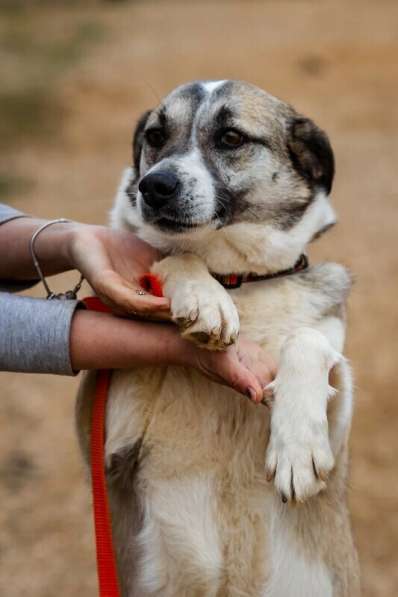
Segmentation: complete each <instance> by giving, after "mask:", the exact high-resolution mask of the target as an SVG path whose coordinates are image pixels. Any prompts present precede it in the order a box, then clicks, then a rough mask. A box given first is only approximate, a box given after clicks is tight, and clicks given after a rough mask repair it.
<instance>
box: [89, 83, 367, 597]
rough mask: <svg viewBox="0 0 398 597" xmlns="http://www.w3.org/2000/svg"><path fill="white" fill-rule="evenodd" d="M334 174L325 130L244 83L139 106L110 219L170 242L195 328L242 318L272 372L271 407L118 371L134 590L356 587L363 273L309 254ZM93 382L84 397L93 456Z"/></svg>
mask: <svg viewBox="0 0 398 597" xmlns="http://www.w3.org/2000/svg"><path fill="white" fill-rule="evenodd" d="M333 177H334V157H333V152H332V148H331V145H330V142H329V140H328V137H327V135H326V134H325V133H324V132H323V131H322V130H321V129H320V128H318V127H317V126H316V125H315V124H314V122H313V121H312V120H310V119H309V118H306V117H304V116H302V115H300V114H298V113H297V112H296V111H295V110H294V108H293V107H292V106H290V105H289V104H287V103H285V102H283V101H281V100H279V99H277V98H275V97H273V96H272V95H270V94H268V93H266V92H264V91H262V90H260V89H259V88H257V87H255V86H253V85H250V84H248V83H244V82H241V81H229V80H228V81H204V82H193V83H189V84H186V85H183V86H181V87H178V88H177V89H176V90H174V91H173V92H172V93H171V94H170V95H168V96H167V97H166V98H165V99H164V100H163V101H162V102H161V103H160V105H159V106H158V107H157V108H156V109H154V110H150V111H148V112H146V113H145V114H144V115H143V116H142V117H141V119H140V120H139V122H138V125H137V128H136V130H135V134H134V139H133V164H132V167H131V168H129V169H127V170H126V171H125V172H124V174H123V177H122V181H121V184H120V188H119V190H118V193H117V197H116V202H115V205H114V208H113V210H112V214H111V223H112V226H113V227H116V228H122V229H127V230H131V231H134V232H135V233H136V234H138V235H139V236H140V237H141V238H142V239H144V240H145V241H147V242H148V243H150V244H151V245H153V246H154V247H156V248H158V249H159V250H160V251H161V252H162V254H163V255H164V256H165V257H164V259H162V260H161V261H159V262H158V263H156V264H155V265H154V267H153V272H154V273H155V274H156V275H157V276H158V277H159V278H160V279H161V281H162V284H163V291H164V294H165V296H166V297H168V298H169V299H170V301H171V313H172V317H173V320H174V321H175V322H176V324H177V325H178V326H179V327H180V330H181V333H182V335H183V336H184V337H185V338H187V339H189V340H191V341H193V342H195V343H197V344H199V345H200V346H202V347H203V348H204V349H210V350H223V349H225V348H226V347H227V346H228V345H230V344H231V343H233V342H234V341H235V340H236V338H237V336H238V333H239V331H241V332H242V333H244V334H245V335H246V336H248V337H250V338H251V339H252V340H254V341H256V342H258V343H259V344H260V345H261V346H262V347H264V348H265V349H266V350H267V351H268V352H269V353H270V354H272V355H273V356H274V357H275V359H276V361H277V363H278V372H277V375H276V378H275V380H274V381H273V382H272V384H271V387H268V388H267V392H268V394H269V392H270V391H272V393H273V401H272V405H271V408H270V409H267V408H266V407H264V406H261V405H255V404H253V403H252V402H250V401H249V400H247V399H245V397H243V396H242V397H241V396H238V395H237V394H236V393H235V392H234V391H233V390H231V389H229V388H225V387H222V386H220V385H217V384H215V383H212V382H211V381H209V380H207V379H205V378H204V377H202V376H201V375H200V374H199V373H196V372H195V371H191V370H188V369H184V368H173V367H164V368H158V369H153V368H143V369H138V370H134V371H115V372H114V374H113V377H112V383H111V388H110V394H109V399H108V400H109V402H108V411H107V422H106V463H107V477H108V485H109V492H110V501H111V508H112V519H113V533H114V538H115V544H116V550H117V562H118V570H119V576H120V582H121V586H122V594H123V597H155V596H156V597H158V596H159V597H160V596H162V597H227V596H228V597H245V596H247V597H249V596H250V597H357V596H358V595H359V591H360V589H359V573H358V562H357V555H356V550H355V546H354V543H353V539H352V534H351V527H350V520H349V513H348V509H347V504H346V487H347V460H348V447H347V444H348V437H349V430H350V423H351V416H352V401H353V399H352V382H351V372H350V367H349V364H348V363H347V360H346V359H345V358H344V357H343V355H342V352H343V345H344V337H345V303H346V299H347V296H348V293H349V291H350V286H351V276H350V274H349V272H348V271H347V270H346V269H345V268H344V267H343V266H341V265H338V264H335V263H323V264H320V265H316V266H311V267H305V264H304V266H303V267H298V265H297V264H298V263H301V264H302V260H303V255H304V254H305V252H306V248H307V244H308V243H310V242H311V241H313V240H314V239H316V238H318V237H319V236H320V235H321V234H322V233H324V232H325V231H326V230H327V229H329V228H330V227H331V226H332V225H333V224H334V223H335V221H336V216H335V212H334V210H333V208H332V205H331V203H330V199H329V195H330V191H331V187H332V182H333ZM231 274H233V276H231ZM249 275H250V279H251V280H254V281H253V282H252V283H246V282H245V280H246V279H248V276H249ZM226 280H227V281H229V288H228V284H226V283H225V281H226ZM231 280H232V281H233V283H232V284H231ZM239 281H240V282H242V281H243V283H242V284H240V285H239ZM223 283H224V285H223ZM225 286H227V288H226V287H225ZM93 379H94V375H93V374H90V375H88V376H87V377H86V379H85V381H84V383H83V386H82V388H81V391H80V396H79V399H78V409H77V413H78V419H77V420H78V429H79V435H80V442H81V445H82V448H83V452H84V455H85V459H86V461H88V458H89V457H88V442H89V435H90V411H91V398H92V387H93Z"/></svg>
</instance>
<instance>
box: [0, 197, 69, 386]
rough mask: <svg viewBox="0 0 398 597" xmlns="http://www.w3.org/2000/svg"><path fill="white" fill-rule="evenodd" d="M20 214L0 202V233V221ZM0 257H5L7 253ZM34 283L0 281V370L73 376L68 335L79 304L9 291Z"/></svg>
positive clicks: (7, 220) (17, 216)
mask: <svg viewBox="0 0 398 597" xmlns="http://www.w3.org/2000/svg"><path fill="white" fill-rule="evenodd" d="M23 216H24V214H22V213H21V212H19V211H17V210H15V209H13V208H12V207H9V206H8V205H4V204H3V203H0V234H1V228H2V227H1V224H5V223H6V222H9V221H10V220H13V219H16V218H20V217H23ZM10 250H11V247H10ZM0 259H7V254H5V255H0ZM35 283H36V282H35V281H27V282H21V281H18V280H0V371H22V372H26V373H56V374H58V375H74V371H73V370H72V366H71V362H70V351H69V335H70V327H71V322H72V317H73V314H74V312H75V310H76V308H77V306H78V305H79V303H78V301H70V300H51V301H47V300H45V299H35V298H29V297H24V296H16V295H15V294H10V292H15V291H18V290H24V289H26V288H29V287H30V286H33V285H34V284H35Z"/></svg>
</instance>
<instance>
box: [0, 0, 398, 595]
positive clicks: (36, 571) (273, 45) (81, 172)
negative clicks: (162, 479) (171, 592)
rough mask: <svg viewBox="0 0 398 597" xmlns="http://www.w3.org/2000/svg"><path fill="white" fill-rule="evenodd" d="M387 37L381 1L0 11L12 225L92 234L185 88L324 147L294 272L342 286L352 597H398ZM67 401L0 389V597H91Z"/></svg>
mask: <svg viewBox="0 0 398 597" xmlns="http://www.w3.org/2000/svg"><path fill="white" fill-rule="evenodd" d="M50 4H51V5H52V6H50ZM66 5H67V6H66ZM397 32H398V4H397V3H396V2H393V1H391V2H389V1H387V0H385V1H381V0H379V1H378V2H369V3H368V2H365V1H361V2H355V1H353V2H337V1H335V0H333V1H327V0H325V1H320V2H315V1H312V2H311V1H299V0H296V1H287V0H285V1H281V2H267V1H263V2H249V1H247V2H246V1H241V2H210V1H209V2H189V1H185V2H167V1H157V2H156V1H145V2H144V1H141V2H128V1H125V2H116V1H113V2H112V1H108V2H106V1H103V2H99V1H98V2H90V1H87V2H83V1H82V2H67V3H65V2H64V3H63V2H56V1H53V2H52V3H50V2H48V3H46V2H34V1H31V2H18V1H17V0H14V1H13V2H5V1H4V0H0V197H1V198H2V200H4V201H8V202H9V203H12V204H13V205H15V206H17V207H18V208H20V209H23V210H26V211H27V212H30V213H35V214H37V215H40V216H43V217H47V218H54V217H59V216H64V217H69V218H75V219H80V220H83V221H86V222H105V221H106V213H107V210H108V209H109V208H110V206H111V204H112V197H113V193H114V189H115V186H116V184H117V181H118V177H119V173H120V171H121V168H122V167H123V166H124V165H125V164H127V163H128V162H129V159H130V138H131V130H132V127H133V123H134V121H135V119H136V118H137V117H138V116H139V115H140V113H141V112H142V111H143V110H145V109H146V108H148V107H151V106H153V105H154V104H156V103H157V100H158V98H160V97H161V96H162V95H163V94H164V93H165V92H167V91H168V90H170V89H171V88H173V87H174V86H175V85H177V84H179V83H181V82H184V81H187V80H191V79H199V78H210V79H212V78H214V79H218V78H223V79H224V78H242V79H246V80H249V81H251V82H253V83H256V84H258V85H260V86H262V87H264V88H266V89H267V90H268V91H271V92H272V93H274V94H275V95H279V96H281V97H282V98H284V99H287V100H289V101H291V102H292V103H293V104H294V105H295V106H296V107H297V108H298V109H299V110H301V111H302V112H304V113H307V114H308V115H310V116H312V117H313V118H314V119H315V120H316V122H318V124H320V125H321V126H322V127H323V128H325V129H326V130H327V131H328V132H329V134H330V137H331V140H332V144H333V146H334V149H335V153H336V158H337V178H336V184H335V187H334V194H333V195H334V204H335V206H336V207H337V210H338V212H339V215H340V225H339V226H338V227H336V228H335V229H334V230H333V231H332V232H330V233H329V234H328V235H327V236H326V237H325V238H323V239H322V240H321V241H320V242H319V244H318V245H317V246H314V247H313V248H312V249H311V258H312V260H313V261H316V260H319V259H325V258H326V259H332V260H336V261H341V262H343V263H345V264H346V265H348V266H349V267H350V268H351V269H352V270H353V272H354V273H355V275H356V277H357V283H356V286H355V289H354V291H353V294H352V298H351V301H350V317H349V319H350V329H349V342H348V349H347V352H348V355H349V358H350V359H351V361H352V363H353V366H354V370H355V377H356V411H355V418H354V427H353V432H352V477H351V492H350V496H351V498H350V499H351V508H352V513H353V523H354V529H355V536H356V541H357V544H358V547H359V552H360V557H361V563H362V575H363V589H364V590H363V594H364V596H365V597H376V596H383V597H395V595H397V594H398V566H397V562H396V555H397V549H398V516H397V513H398V500H397V495H398V475H397V466H396V452H397V449H398V431H397V427H398V405H397V402H396V387H397V384H396V362H395V355H396V343H397V331H398V308H397V301H396V292H397V290H398V279H397V273H398V271H397V270H398V257H397V233H398V226H397V202H398V192H397V186H396V174H397V166H398V137H397V133H398V101H397V100H398V97H397V95H398V94H397V85H398V34H397ZM74 278H75V276H73V275H72V276H69V277H67V280H65V277H63V279H62V277H61V278H60V279H59V280H57V282H56V284H57V285H58V287H59V288H63V287H65V285H66V284H67V283H68V280H69V281H70V280H71V279H74ZM34 293H35V294H36V295H38V294H39V293H40V290H39V289H37V290H35V291H34ZM0 333H1V330H0ZM77 383H78V380H77V379H64V378H55V377H50V376H31V375H26V376H22V375H12V374H4V373H3V374H0V394H1V399H0V428H1V434H0V504H1V507H0V594H1V595H7V597H23V596H25V595H26V596H27V595H29V597H54V596H55V595H56V596H57V597H70V596H72V595H76V594H78V595H85V596H86V597H90V596H93V597H94V596H95V595H96V577H95V569H94V554H93V541H92V527H91V511H90V499H89V493H88V489H87V486H86V484H85V480H84V476H83V471H82V467H81V464H80V460H79V454H78V450H77V445H76V441H75V437H74V429H73V403H74V394H75V391H76V387H77Z"/></svg>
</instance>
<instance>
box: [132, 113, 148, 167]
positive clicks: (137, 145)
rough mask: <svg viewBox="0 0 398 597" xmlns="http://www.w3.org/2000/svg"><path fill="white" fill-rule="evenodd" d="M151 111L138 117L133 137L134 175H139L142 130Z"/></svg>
mask: <svg viewBox="0 0 398 597" xmlns="http://www.w3.org/2000/svg"><path fill="white" fill-rule="evenodd" d="M151 112H152V110H147V111H146V112H144V114H142V116H140V118H139V120H138V122H137V126H136V127H135V131H134V135H133V164H134V168H135V171H136V173H137V174H138V173H139V169H140V159H141V150H142V144H143V142H144V130H145V125H146V123H147V120H148V118H149V115H150V113H151Z"/></svg>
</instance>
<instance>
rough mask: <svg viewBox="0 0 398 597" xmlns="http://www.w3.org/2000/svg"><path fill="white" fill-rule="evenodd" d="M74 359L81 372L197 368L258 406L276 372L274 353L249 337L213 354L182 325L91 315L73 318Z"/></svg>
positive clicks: (82, 314)
mask: <svg viewBox="0 0 398 597" xmlns="http://www.w3.org/2000/svg"><path fill="white" fill-rule="evenodd" d="M71 361H72V366H73V367H74V368H75V369H100V368H104V367H107V368H117V369H123V368H133V367H142V366H162V365H177V366H179V365H180V366H181V365H182V366H187V367H193V368H195V369H197V370H198V371H199V372H201V373H202V374H203V375H205V376H206V377H208V378H210V379H211V380H212V381H216V382H217V383H221V384H223V385H227V386H230V387H232V388H233V389H235V390H236V391H237V392H240V393H241V394H244V395H246V396H248V397H249V398H251V399H252V400H254V401H256V402H259V401H261V400H262V398H263V390H264V387H265V386H266V385H268V383H270V382H271V381H272V380H273V378H274V375H275V369H276V368H275V363H274V361H273V359H272V358H271V357H270V355H269V354H268V353H266V352H265V351H263V350H262V349H261V348H260V347H259V346H258V345H257V344H255V343H254V342H251V341H250V340H248V339H245V338H240V339H239V340H238V342H237V343H236V345H235V346H231V347H229V348H228V349H227V350H226V351H224V352H210V351H207V350H204V349H201V348H198V347H197V346H194V345H193V344H192V343H191V342H189V341H187V340H184V339H183V338H181V335H180V333H179V331H178V329H177V327H176V326H173V325H170V324H159V323H151V322H142V321H132V320H126V319H120V318H117V317H114V316H112V315H108V314H103V313H94V312H87V311H79V312H77V313H76V314H75V316H74V318H73V322H72V330H71Z"/></svg>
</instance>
